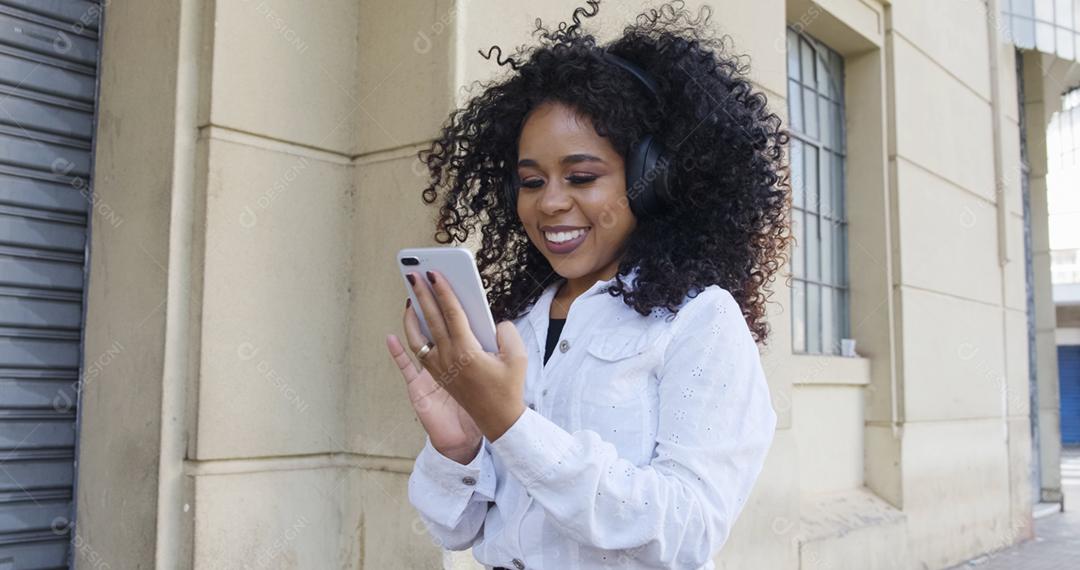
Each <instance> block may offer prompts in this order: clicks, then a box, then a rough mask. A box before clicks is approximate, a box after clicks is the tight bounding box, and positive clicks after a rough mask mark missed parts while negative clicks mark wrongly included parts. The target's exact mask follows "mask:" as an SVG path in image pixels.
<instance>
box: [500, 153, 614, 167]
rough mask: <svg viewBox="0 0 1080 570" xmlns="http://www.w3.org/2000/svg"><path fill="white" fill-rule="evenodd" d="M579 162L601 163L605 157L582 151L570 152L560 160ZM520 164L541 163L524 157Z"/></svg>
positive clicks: (563, 161)
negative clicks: (578, 152) (577, 152)
mask: <svg viewBox="0 0 1080 570" xmlns="http://www.w3.org/2000/svg"><path fill="white" fill-rule="evenodd" d="M579 162H599V163H603V162H604V159H602V158H600V157H599V156H593V155H591V154H583V153H581V154H568V155H566V156H564V157H562V160H560V161H559V163H560V164H563V165H566V164H577V163H579ZM518 166H539V164H537V162H536V161H535V160H533V159H531V158H523V159H521V160H519V161H518Z"/></svg>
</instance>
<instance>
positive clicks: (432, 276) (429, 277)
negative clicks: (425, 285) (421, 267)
mask: <svg viewBox="0 0 1080 570" xmlns="http://www.w3.org/2000/svg"><path fill="white" fill-rule="evenodd" d="M427 280H428V281H430V282H431V284H432V285H434V284H435V274H434V273H432V272H430V271H428V272H427Z"/></svg>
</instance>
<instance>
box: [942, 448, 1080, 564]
mask: <svg viewBox="0 0 1080 570" xmlns="http://www.w3.org/2000/svg"><path fill="white" fill-rule="evenodd" d="M1061 478H1062V488H1063V490H1064V492H1065V508H1066V509H1067V510H1066V511H1065V512H1064V513H1062V512H1058V513H1054V514H1052V515H1048V516H1044V517H1040V518H1037V519H1035V539H1034V540H1029V541H1027V542H1025V543H1023V544H1021V545H1019V546H1014V547H1012V548H1007V549H1005V550H1000V551H998V552H995V553H993V554H989V555H987V556H982V557H979V558H976V559H975V560H971V561H969V562H967V563H966V564H961V565H959V566H954V567H953V568H952V569H950V570H970V569H977V570H1077V569H1080V448H1075V447H1074V448H1067V449H1065V450H1064V451H1063V452H1062V455H1061Z"/></svg>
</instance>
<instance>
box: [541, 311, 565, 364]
mask: <svg viewBox="0 0 1080 570" xmlns="http://www.w3.org/2000/svg"><path fill="white" fill-rule="evenodd" d="M565 324H566V319H553V318H551V317H548V330H547V347H545V348H544V364H547V361H548V358H549V357H551V353H552V352H554V351H555V345H556V344H558V342H559V335H560V334H562V329H563V325H565Z"/></svg>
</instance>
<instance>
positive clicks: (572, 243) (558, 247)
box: [541, 228, 592, 254]
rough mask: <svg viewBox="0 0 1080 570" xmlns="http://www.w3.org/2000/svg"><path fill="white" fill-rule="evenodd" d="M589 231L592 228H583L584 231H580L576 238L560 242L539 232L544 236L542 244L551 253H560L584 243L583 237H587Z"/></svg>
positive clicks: (569, 250) (568, 251)
mask: <svg viewBox="0 0 1080 570" xmlns="http://www.w3.org/2000/svg"><path fill="white" fill-rule="evenodd" d="M591 231H592V228H588V229H586V230H585V232H584V233H582V234H581V235H579V236H578V237H576V238H574V239H572V240H569V241H564V242H562V243H555V242H553V241H551V240H549V239H548V238H547V234H543V233H541V235H543V236H544V245H546V246H547V248H548V251H550V252H552V253H560V254H561V253H570V252H571V251H574V250H575V249H577V247H578V246H579V245H581V244H582V243H585V238H587V237H589V232H591Z"/></svg>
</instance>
